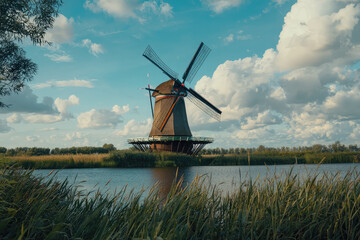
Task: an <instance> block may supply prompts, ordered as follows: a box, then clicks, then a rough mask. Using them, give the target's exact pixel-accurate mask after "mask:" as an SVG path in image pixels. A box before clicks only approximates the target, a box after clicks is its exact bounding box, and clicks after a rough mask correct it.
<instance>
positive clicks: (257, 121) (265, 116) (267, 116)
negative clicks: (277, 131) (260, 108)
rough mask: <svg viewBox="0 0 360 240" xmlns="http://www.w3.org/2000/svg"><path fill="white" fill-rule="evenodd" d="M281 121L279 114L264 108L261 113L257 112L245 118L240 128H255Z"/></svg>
mask: <svg viewBox="0 0 360 240" xmlns="http://www.w3.org/2000/svg"><path fill="white" fill-rule="evenodd" d="M281 122H282V120H281V118H280V117H279V116H276V115H274V114H273V113H271V112H270V110H266V111H264V112H262V113H258V115H257V116H256V117H255V118H251V117H248V118H246V124H245V125H243V126H241V129H246V130H249V129H255V128H260V127H264V126H268V125H272V124H280V123H281Z"/></svg>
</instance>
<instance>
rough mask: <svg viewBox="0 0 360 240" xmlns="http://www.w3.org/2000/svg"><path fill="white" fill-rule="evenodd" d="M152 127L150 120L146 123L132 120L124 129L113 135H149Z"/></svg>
mask: <svg viewBox="0 0 360 240" xmlns="http://www.w3.org/2000/svg"><path fill="white" fill-rule="evenodd" d="M151 126H152V119H150V118H148V119H147V120H146V121H136V120H134V119H132V120H130V121H128V122H127V123H126V124H125V126H124V128H123V129H121V130H118V131H116V132H115V135H120V136H128V137H129V136H130V137H137V136H144V134H145V133H147V134H148V133H149V132H150V130H151Z"/></svg>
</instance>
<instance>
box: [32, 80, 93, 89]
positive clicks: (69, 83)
mask: <svg viewBox="0 0 360 240" xmlns="http://www.w3.org/2000/svg"><path fill="white" fill-rule="evenodd" d="M94 80H95V79H91V80H80V79H76V78H75V79H73V80H64V81H47V82H45V83H38V84H34V85H32V87H33V88H35V89H41V88H48V87H85V88H93V87H94V86H93V85H92V82H93V81H94Z"/></svg>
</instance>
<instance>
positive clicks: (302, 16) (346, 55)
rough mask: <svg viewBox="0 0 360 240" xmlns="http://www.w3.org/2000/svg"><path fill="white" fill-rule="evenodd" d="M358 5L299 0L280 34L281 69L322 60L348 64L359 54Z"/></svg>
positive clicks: (313, 63)
mask: <svg viewBox="0 0 360 240" xmlns="http://www.w3.org/2000/svg"><path fill="white" fill-rule="evenodd" d="M359 17H360V6H359V5H355V4H353V3H349V2H345V1H343V2H340V1H335V0H317V1H313V0H299V1H298V2H297V3H295V4H294V5H293V6H292V8H291V11H290V12H289V13H288V14H287V15H286V17H285V19H284V21H285V24H284V26H283V29H282V31H281V33H280V36H279V37H280V39H279V43H278V45H277V50H278V52H279V54H278V59H277V65H278V67H279V69H280V70H289V69H294V68H299V67H306V66H318V65H321V64H323V63H329V62H330V63H331V62H337V63H343V64H344V63H345V64H346V63H351V62H352V61H354V60H355V59H359V57H360V45H359V42H360V35H359V34H356V33H357V32H358V31H359V25H358V22H359Z"/></svg>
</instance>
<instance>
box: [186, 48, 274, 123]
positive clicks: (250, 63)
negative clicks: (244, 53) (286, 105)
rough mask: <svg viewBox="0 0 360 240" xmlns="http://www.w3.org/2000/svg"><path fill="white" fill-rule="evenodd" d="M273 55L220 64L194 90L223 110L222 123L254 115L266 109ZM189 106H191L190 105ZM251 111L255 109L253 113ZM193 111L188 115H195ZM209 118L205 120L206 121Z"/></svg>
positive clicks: (268, 54)
mask: <svg viewBox="0 0 360 240" xmlns="http://www.w3.org/2000/svg"><path fill="white" fill-rule="evenodd" d="M275 56H276V53H275V52H274V51H273V50H272V49H269V50H267V51H266V52H265V53H264V55H263V57H258V56H253V57H248V58H244V59H238V60H235V61H226V62H225V63H223V64H221V65H219V66H218V67H217V69H216V70H215V72H214V74H213V76H212V77H211V78H210V77H207V76H204V77H202V78H201V79H200V80H199V81H198V82H197V84H196V86H195V90H196V91H198V92H199V93H200V94H201V95H203V96H204V97H205V98H206V99H208V100H209V101H210V102H212V103H216V105H217V106H218V107H219V108H220V110H222V111H223V114H222V119H223V120H224V121H227V120H233V119H239V118H241V117H244V116H248V115H249V114H255V115H256V114H257V112H262V111H264V110H266V108H267V107H268V106H267V105H268V104H267V99H266V95H267V94H268V92H269V91H270V81H271V78H272V77H273V74H274V67H273V64H274V58H275ZM190 106H192V105H190ZM254 109H257V110H256V111H255V112H254ZM198 114H200V111H198V110H197V109H196V108H195V109H194V110H192V111H191V112H190V116H191V115H197V118H193V117H190V119H198V117H199V116H198ZM207 119H208V118H207Z"/></svg>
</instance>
